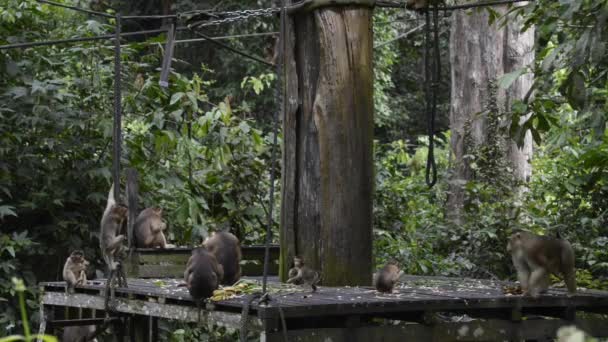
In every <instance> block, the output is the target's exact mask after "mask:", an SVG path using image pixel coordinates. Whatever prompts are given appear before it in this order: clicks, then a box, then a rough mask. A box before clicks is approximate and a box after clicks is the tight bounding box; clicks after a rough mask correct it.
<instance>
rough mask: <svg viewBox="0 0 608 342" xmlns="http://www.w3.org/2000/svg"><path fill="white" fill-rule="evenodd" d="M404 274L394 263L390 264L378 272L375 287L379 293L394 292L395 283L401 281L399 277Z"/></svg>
mask: <svg viewBox="0 0 608 342" xmlns="http://www.w3.org/2000/svg"><path fill="white" fill-rule="evenodd" d="M402 274H403V271H400V270H399V267H398V266H397V264H396V263H394V262H390V261H389V262H388V263H387V264H386V265H384V267H383V268H382V269H381V270H380V271H379V272H378V274H377V275H376V278H375V279H374V286H375V287H376V290H378V292H387V293H391V292H393V288H394V287H395V283H397V281H398V280H399V277H400V276H401V275H402Z"/></svg>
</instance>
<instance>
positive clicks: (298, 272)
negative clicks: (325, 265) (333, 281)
mask: <svg viewBox="0 0 608 342" xmlns="http://www.w3.org/2000/svg"><path fill="white" fill-rule="evenodd" d="M293 265H294V266H293V268H292V269H290V270H289V273H288V274H289V276H290V278H289V279H287V283H288V284H295V285H310V286H311V287H312V292H316V291H317V286H316V285H317V284H318V283H319V281H320V280H321V277H320V276H319V272H317V271H315V270H313V269H311V268H310V267H308V266H306V265H304V259H302V257H299V256H295V257H294V258H293Z"/></svg>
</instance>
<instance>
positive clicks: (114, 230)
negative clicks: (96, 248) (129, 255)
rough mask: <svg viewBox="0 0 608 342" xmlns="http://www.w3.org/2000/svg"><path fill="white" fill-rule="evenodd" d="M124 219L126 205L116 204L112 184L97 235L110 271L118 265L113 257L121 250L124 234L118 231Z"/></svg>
mask: <svg viewBox="0 0 608 342" xmlns="http://www.w3.org/2000/svg"><path fill="white" fill-rule="evenodd" d="M126 219H127V207H125V206H123V205H119V204H116V200H115V199H114V184H112V187H111V188H110V193H109V194H108V203H107V204H106V209H105V211H104V213H103V216H102V218H101V234H100V237H99V239H100V241H99V244H100V247H101V254H102V255H103V258H104V260H105V262H106V264H108V267H109V268H110V271H113V270H116V267H117V266H118V263H117V262H115V261H114V258H115V257H116V256H117V255H118V254H119V253H120V252H121V251H122V249H123V248H122V247H123V246H122V242H123V241H124V239H125V236H124V235H120V234H118V233H119V232H120V229H121V228H122V225H123V222H125V220H126Z"/></svg>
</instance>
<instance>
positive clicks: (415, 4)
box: [405, 0, 440, 11]
mask: <svg viewBox="0 0 608 342" xmlns="http://www.w3.org/2000/svg"><path fill="white" fill-rule="evenodd" d="M439 3H440V0H407V1H406V3H405V8H407V9H409V10H416V11H419V10H423V9H425V8H427V7H428V6H429V5H432V4H433V5H436V4H439Z"/></svg>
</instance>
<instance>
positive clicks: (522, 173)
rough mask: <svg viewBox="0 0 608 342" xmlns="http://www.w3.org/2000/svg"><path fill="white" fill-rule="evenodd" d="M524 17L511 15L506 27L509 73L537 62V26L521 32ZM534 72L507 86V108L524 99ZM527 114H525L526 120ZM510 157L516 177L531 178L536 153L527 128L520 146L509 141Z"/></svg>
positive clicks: (506, 62) (526, 179) (506, 59)
mask: <svg viewBox="0 0 608 342" xmlns="http://www.w3.org/2000/svg"><path fill="white" fill-rule="evenodd" d="M522 26H523V20H522V19H521V18H512V20H510V21H509V23H508V24H507V26H506V28H505V55H504V69H505V71H504V72H505V73H509V72H512V71H515V70H518V69H521V68H523V67H525V66H531V65H532V64H533V63H534V28H529V29H528V30H527V31H525V32H521V28H522ZM533 82H534V75H533V74H532V73H528V74H525V75H522V76H520V77H519V78H518V79H517V80H515V82H513V84H512V85H511V87H509V89H507V90H506V106H507V107H506V108H507V110H508V109H509V108H511V105H512V104H513V102H514V101H515V100H521V99H523V98H524V97H525V96H526V93H527V92H528V91H529V90H530V87H532V83H533ZM526 119H527V118H522V122H524V121H525V120H526ZM507 153H508V157H509V159H510V161H511V163H512V165H513V173H514V175H515V177H516V178H517V179H519V180H521V181H523V182H528V181H529V180H530V177H531V176H532V165H531V164H530V160H531V159H532V154H533V142H532V134H531V133H530V132H529V131H528V132H526V135H525V138H524V144H523V146H522V148H519V147H518V146H517V144H516V143H515V142H510V146H509V149H508V151H507Z"/></svg>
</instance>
